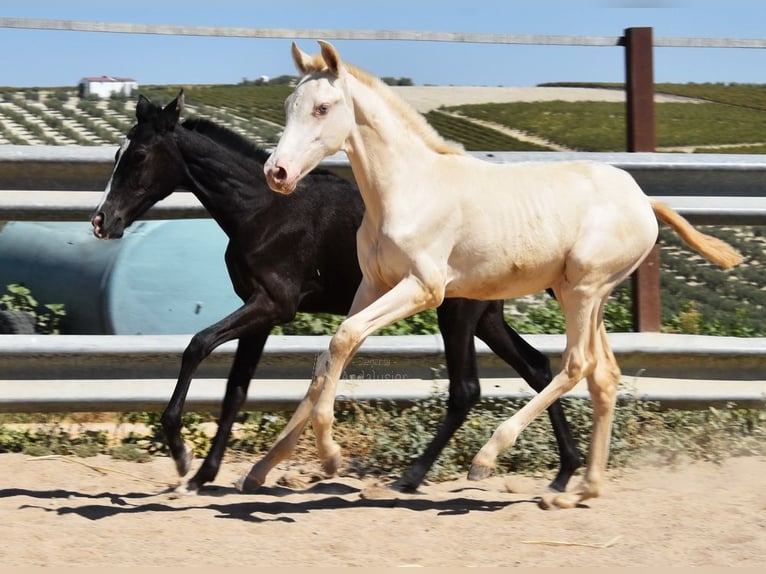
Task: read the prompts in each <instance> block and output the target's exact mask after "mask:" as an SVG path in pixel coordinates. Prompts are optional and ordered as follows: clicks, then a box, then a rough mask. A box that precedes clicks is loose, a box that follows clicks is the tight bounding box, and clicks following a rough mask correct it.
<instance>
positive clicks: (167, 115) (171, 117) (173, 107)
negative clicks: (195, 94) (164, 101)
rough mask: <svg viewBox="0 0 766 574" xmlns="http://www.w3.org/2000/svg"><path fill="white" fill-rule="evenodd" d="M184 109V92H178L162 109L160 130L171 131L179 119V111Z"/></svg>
mask: <svg viewBox="0 0 766 574" xmlns="http://www.w3.org/2000/svg"><path fill="white" fill-rule="evenodd" d="M183 109H184V91H183V90H181V91H180V92H178V95H177V96H176V99H175V100H173V101H172V102H170V103H169V104H168V105H167V106H165V107H164V108H163V109H162V128H163V129H166V130H168V131H170V130H173V129H174V128H175V127H176V124H177V123H178V118H180V117H181V111H182V110H183Z"/></svg>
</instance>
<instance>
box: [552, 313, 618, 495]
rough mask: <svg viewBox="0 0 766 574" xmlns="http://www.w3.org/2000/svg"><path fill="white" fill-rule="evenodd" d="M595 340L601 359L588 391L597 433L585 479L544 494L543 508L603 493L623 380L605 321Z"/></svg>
mask: <svg viewBox="0 0 766 574" xmlns="http://www.w3.org/2000/svg"><path fill="white" fill-rule="evenodd" d="M593 343H594V344H593V353H594V355H595V356H596V357H598V360H597V361H598V362H597V364H596V368H595V369H594V371H593V373H591V374H590V375H589V376H588V378H587V379H588V391H589V393H590V397H591V401H592V402H593V433H592V436H591V443H590V449H589V452H588V468H587V470H586V471H585V476H584V478H583V480H582V482H581V483H580V484H579V485H578V486H577V488H576V489H574V490H573V491H571V492H565V493H563V494H559V495H556V496H546V497H543V500H542V501H541V503H540V505H541V506H542V507H543V508H551V507H553V506H557V507H558V508H573V507H575V506H577V505H578V504H579V503H580V502H582V501H584V500H587V499H588V498H595V497H597V496H599V495H600V493H601V485H602V483H603V481H604V472H605V471H606V464H607V461H608V458H609V441H610V438H611V435H612V421H613V420H614V409H615V402H616V400H617V387H618V385H619V382H620V368H619V366H618V365H617V360H616V359H615V357H614V354H613V353H612V349H611V347H610V345H609V341H608V340H607V334H606V329H605V328H604V325H603V323H601V324H600V325H599V328H598V336H596V337H595V338H594V342H593Z"/></svg>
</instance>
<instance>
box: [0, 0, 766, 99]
mask: <svg viewBox="0 0 766 574" xmlns="http://www.w3.org/2000/svg"><path fill="white" fill-rule="evenodd" d="M530 6H533V7H530ZM764 6H766V3H764V2H762V1H761V0H728V1H712V0H667V1H662V0H635V1H633V0H588V1H578V0H525V1H517V0H495V1H489V0H386V1H385V2H383V1H376V0H372V1H370V0H338V1H332V0H324V1H323V0H268V1H263V0H250V1H247V0H242V1H233V0H215V1H214V2H211V1H204V2H203V1H198V0H186V1H184V2H175V1H171V2H167V1H166V2H163V1H161V0H151V1H148V0H130V1H123V0H100V1H96V0H88V1H86V0H67V1H66V2H64V1H62V0H0V17H16V18H19V17H27V18H52V19H67V20H90V21H104V22H136V23H147V24H177V25H181V24H185V25H198V26H236V27H253V28H304V29H308V28H310V29H366V30H371V29H390V30H428V31H444V32H482V33H507V34H548V35H578V36H587V35H596V36H619V35H621V34H622V33H623V31H624V29H625V28H628V27H634V26H651V27H652V28H653V29H654V34H655V36H687V37H689V36H691V37H711V38H764V37H766V8H765V7H764ZM334 43H335V45H336V46H337V47H338V49H339V50H340V52H341V55H342V56H343V57H344V58H345V59H346V60H348V61H349V62H352V63H354V64H357V65H359V66H361V67H363V68H365V69H367V70H369V71H370V72H372V73H374V74H376V75H378V76H396V77H409V78H411V79H412V80H413V81H414V82H415V83H416V84H439V85H450V84H454V85H489V86H496V85H503V86H533V85H536V84H539V83H543V82H551V81H610V82H614V81H622V80H623V79H624V78H623V74H624V72H623V69H624V68H623V58H624V53H623V49H622V48H619V47H561V46H520V45H479V44H447V43H430V42H399V41H362V40H354V41H351V40H347V41H336V42H334ZM300 45H301V47H302V48H303V49H304V50H306V51H309V52H313V51H315V50H316V44H315V43H314V42H313V41H308V40H302V41H301V42H300ZM289 46H290V41H289V40H262V39H256V40H253V39H225V38H207V37H178V36H148V35H128V34H106V33H93V32H63V31H62V32H59V31H46V30H19V29H9V28H0V54H2V55H3V56H2V58H1V59H0V86H3V85H5V86H22V87H32V86H67V85H75V84H76V83H77V82H78V81H79V79H80V78H82V77H84V76H95V75H102V74H104V75H114V76H130V77H133V78H135V79H136V80H138V82H139V83H140V84H197V83H237V82H239V81H241V80H242V79H243V78H248V79H253V78H257V77H259V76H261V75H266V76H272V77H273V76H277V75H281V74H293V73H294V70H293V66H292V60H291V59H290V53H289ZM654 60H655V80H656V81H658V82H665V81H668V82H750V83H766V49H712V48H657V49H655V52H654Z"/></svg>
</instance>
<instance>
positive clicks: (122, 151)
mask: <svg viewBox="0 0 766 574" xmlns="http://www.w3.org/2000/svg"><path fill="white" fill-rule="evenodd" d="M129 146H130V139H129V138H125V141H124V142H122V145H121V146H120V150H119V151H118V152H117V161H115V162H114V169H113V170H112V175H111V176H110V177H109V181H108V182H107V183H106V188H105V189H104V193H103V194H102V195H101V201H99V202H98V207H96V212H97V213H98V212H99V211H101V207H102V206H103V205H104V204H105V203H106V200H107V199H108V198H109V192H110V191H112V179H114V174H115V172H116V171H117V168H118V167H119V166H120V160H121V159H122V156H123V155H125V152H126V151H127V149H128V147H129Z"/></svg>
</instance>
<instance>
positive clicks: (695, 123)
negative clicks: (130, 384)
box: [447, 101, 766, 153]
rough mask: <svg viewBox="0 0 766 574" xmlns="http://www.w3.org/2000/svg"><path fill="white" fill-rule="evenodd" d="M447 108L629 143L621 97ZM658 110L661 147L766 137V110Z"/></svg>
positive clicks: (607, 147)
mask: <svg viewBox="0 0 766 574" xmlns="http://www.w3.org/2000/svg"><path fill="white" fill-rule="evenodd" d="M447 109H448V110H450V111H455V112H459V113H461V114H463V115H465V116H468V117H472V118H476V119H479V120H484V121H490V122H495V123H498V124H500V125H503V126H506V127H508V128H514V129H519V130H522V131H525V132H527V133H530V134H534V135H536V136H539V137H542V138H544V139H546V140H549V141H552V142H556V143H558V144H561V145H564V146H566V147H568V148H570V149H573V150H578V151H590V152H600V151H625V149H626V136H625V129H626V127H625V126H626V117H625V106H624V104H621V103H615V102H563V101H553V102H514V103H502V104H472V105H465V106H453V107H448V108H447ZM655 114H656V123H657V125H656V129H657V146H658V147H666V146H692V147H695V146H709V145H713V146H715V145H729V144H745V143H759V144H760V143H766V142H764V140H766V112H764V111H759V110H752V109H747V108H738V107H733V106H729V105H723V104H715V103H704V104H685V103H661V104H657V105H656V106H655ZM753 149H755V150H757V149H759V148H753ZM752 153H755V152H752Z"/></svg>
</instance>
